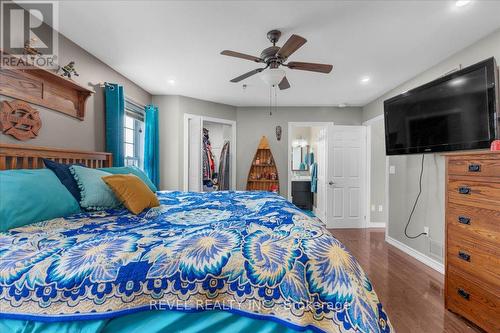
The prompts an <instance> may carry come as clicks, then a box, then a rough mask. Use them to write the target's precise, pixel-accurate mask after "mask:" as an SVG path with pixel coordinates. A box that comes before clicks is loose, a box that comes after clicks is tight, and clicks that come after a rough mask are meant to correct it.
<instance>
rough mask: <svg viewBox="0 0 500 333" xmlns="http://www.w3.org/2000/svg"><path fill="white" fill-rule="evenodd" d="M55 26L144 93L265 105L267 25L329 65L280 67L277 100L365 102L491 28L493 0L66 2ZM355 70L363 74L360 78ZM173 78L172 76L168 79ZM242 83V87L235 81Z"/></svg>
mask: <svg viewBox="0 0 500 333" xmlns="http://www.w3.org/2000/svg"><path fill="white" fill-rule="evenodd" d="M59 10H60V15H59V17H60V23H59V30H60V31H61V32H62V33H63V34H64V35H66V36H67V37H68V38H70V39H71V40H73V41H74V42H76V43H77V44H79V45H81V46H82V47H83V48H84V49H86V50H88V51H89V52H90V53H92V54H94V55H95V56H97V57H98V58H99V59H101V60H102V61H104V62H105V63H107V64H108V65H110V66H111V67H113V68H114V69H115V70H117V71H118V72H120V73H122V74H123V75H125V76H126V77H128V78H130V79H131V80H132V81H134V82H135V83H137V84H138V85H140V86H141V87H143V88H144V89H145V90H147V91H149V92H150V93H151V94H180V95H185V96H190V97H195V98H200V99H205V100H210V101H215V102H220V103H226V104H231V105H237V106H259V105H268V104H269V88H267V87H266V86H265V84H264V82H263V81H262V80H261V79H260V78H259V77H258V75H256V76H254V77H252V78H249V79H247V80H245V81H242V82H241V83H239V84H234V83H230V82H229V80H230V79H232V78H233V77H235V76H238V75H240V74H243V73H245V72H247V71H250V70H252V69H254V68H257V67H259V65H256V64H255V63H253V62H251V61H246V60H243V59H236V58H230V57H226V56H222V55H220V54H219V53H220V52H221V51H222V50H224V49H230V50H234V51H239V52H243V53H247V54H252V55H256V56H258V55H259V54H260V51H261V50H263V49H264V48H266V47H268V46H270V45H271V44H270V43H269V42H268V40H267V39H266V33H267V31H268V30H271V29H274V28H277V29H280V30H281V31H282V32H283V35H282V38H281V40H280V42H279V43H278V45H282V44H283V43H284V42H285V40H286V39H287V38H288V37H289V36H290V35H291V34H292V33H295V34H299V35H301V36H303V37H305V38H306V39H307V40H308V42H307V43H306V44H305V45H304V46H303V47H302V48H301V49H299V50H298V51H297V52H296V53H295V54H293V55H292V56H291V57H290V60H291V61H306V62H321V63H331V64H333V66H334V69H333V71H332V73H331V74H319V73H309V72H303V71H292V70H289V69H286V72H287V77H288V79H289V81H290V83H291V85H292V87H291V88H290V89H288V90H285V91H280V92H278V104H279V105H281V106H292V105H296V106H319V105H322V106H324V105H337V104H339V103H347V104H349V105H364V104H366V103H368V102H370V101H372V100H373V99H375V98H376V97H378V96H380V95H382V94H383V93H385V92H386V91H388V90H390V89H392V88H394V87H396V86H397V85H399V84H400V83H402V82H404V81H406V80H408V79H410V78H411V77H413V76H415V75H417V74H418V73H420V72H422V71H424V70H426V69H427V68H429V67H431V66H433V65H434V64H436V63H438V62H439V61H441V60H443V59H445V58H446V57H448V56H450V55H451V54H453V53H455V52H457V51H459V50H461V49H463V48H465V47H466V46H468V45H470V44H472V43H474V42H475V41H477V40H478V39H481V38H482V37H484V36H486V35H488V34H489V33H491V32H493V31H494V30H496V29H498V28H500V20H499V13H500V1H478V0H476V1H473V2H472V3H471V4H470V5H468V6H465V7H462V8H458V7H456V6H455V1H336V2H329V1H65V2H61V3H60V7H59ZM363 76H369V77H370V78H371V80H370V82H369V83H368V84H361V83H360V80H361V78H362V77H363ZM169 80H175V84H171V83H169ZM243 83H246V84H247V85H248V87H247V89H246V90H243V88H242V84H243Z"/></svg>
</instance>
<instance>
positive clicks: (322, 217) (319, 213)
mask: <svg viewBox="0 0 500 333" xmlns="http://www.w3.org/2000/svg"><path fill="white" fill-rule="evenodd" d="M312 211H313V213H314V215H316V217H317V218H318V219H320V220H321V222H323V223H325V224H326V222H325V221H326V216H325V214H324V212H322V211H320V210H318V209H316V207H314V206H313V210H312Z"/></svg>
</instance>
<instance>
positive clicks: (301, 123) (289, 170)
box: [286, 121, 334, 225]
mask: <svg viewBox="0 0 500 333" xmlns="http://www.w3.org/2000/svg"><path fill="white" fill-rule="evenodd" d="M308 126H309V127H313V126H315V127H324V128H325V130H326V133H325V155H326V156H325V163H326V166H325V167H326V170H328V154H329V147H328V142H329V140H328V138H329V135H330V131H331V129H332V128H333V126H334V123H333V122H332V121H289V122H288V135H287V140H288V141H287V166H286V169H287V172H286V175H287V200H288V201H290V202H292V168H291V165H292V140H293V139H292V129H293V128H294V127H308ZM325 177H327V175H325ZM325 182H326V179H325ZM324 196H325V203H327V202H328V191H327V190H326V186H325V193H324ZM327 209H328V205H325V211H324V212H323V214H324V216H318V218H319V219H320V220H321V221H323V222H324V223H325V225H326V217H327V216H328V214H327ZM313 210H314V207H313Z"/></svg>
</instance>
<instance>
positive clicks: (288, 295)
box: [0, 145, 393, 333]
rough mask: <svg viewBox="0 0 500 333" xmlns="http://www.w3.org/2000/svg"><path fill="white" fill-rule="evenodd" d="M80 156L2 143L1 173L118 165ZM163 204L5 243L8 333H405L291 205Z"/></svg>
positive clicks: (217, 200) (261, 199)
mask: <svg viewBox="0 0 500 333" xmlns="http://www.w3.org/2000/svg"><path fill="white" fill-rule="evenodd" d="M75 154H76V152H72V151H65V150H59V149H57V150H54V149H49V148H45V150H43V149H38V148H33V147H31V148H29V147H28V148H26V147H23V148H22V149H18V147H15V146H7V145H0V169H14V168H18V167H23V168H36V167H40V163H38V161H35V162H33V161H34V160H37V159H38V158H41V157H50V158H52V159H69V158H73V159H79V160H80V162H83V163H84V164H85V165H87V166H88V167H100V166H109V164H110V161H111V156H110V155H109V154H105V153H87V154H86V153H84V152H78V156H76V155H75ZM70 156H73V157H70ZM13 159H15V160H16V162H12V161H13ZM19 160H22V161H21V162H19ZM157 195H158V198H159V200H160V203H161V205H160V206H159V207H156V208H151V209H149V210H147V211H144V212H143V213H141V214H139V215H132V214H130V213H129V212H128V211H126V210H123V209H112V210H106V211H100V212H82V213H79V214H76V215H72V216H68V217H64V218H57V219H53V220H50V221H43V222H39V223H34V224H30V225H26V226H23V227H19V228H15V229H11V230H9V231H7V232H3V233H0V330H1V331H16V332H34V331H37V332H38V331H47V332H52V331H53V332H65V331H66V332H74V331H80V332H118V331H120V332H138V331H148V332H176V331H181V330H182V331H183V332H201V331H203V332H295V331H308V332H365V333H368V332H391V331H393V329H392V327H391V324H390V322H389V319H388V318H387V315H386V313H385V312H384V310H383V308H382V305H381V303H380V301H379V299H378V297H377V295H376V293H375V291H374V290H373V287H372V284H371V283H370V280H369V279H368V277H367V276H366V275H365V273H364V271H363V269H362V268H361V267H360V265H359V264H358V262H357V261H356V259H355V258H354V257H353V256H352V255H351V254H350V253H349V251H348V250H347V249H346V248H345V246H344V245H343V244H342V243H341V242H339V241H338V240H337V239H335V238H334V237H333V236H332V235H331V234H330V233H329V232H328V230H326V229H325V227H324V226H323V225H322V224H321V223H320V222H319V221H317V220H315V219H313V218H311V217H309V216H307V215H305V214H303V213H302V211H301V210H299V209H298V208H297V207H295V206H294V205H292V204H291V203H290V202H288V201H286V200H285V199H283V198H282V197H280V196H278V195H276V194H272V193H267V192H238V191H236V192H212V193H190V192H172V191H170V192H167V191H164V192H158V193H157Z"/></svg>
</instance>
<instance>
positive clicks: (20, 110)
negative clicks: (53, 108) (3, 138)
mask: <svg viewBox="0 0 500 333" xmlns="http://www.w3.org/2000/svg"><path fill="white" fill-rule="evenodd" d="M41 127H42V120H41V119H40V114H39V113H38V111H37V110H35V109H34V108H33V107H32V106H31V105H29V104H28V103H26V102H23V101H19V100H13V101H3V102H2V104H1V110H0V129H1V130H2V132H3V133H4V134H7V135H11V136H13V137H14V138H16V139H18V140H21V141H26V140H29V139H33V138H35V137H37V136H38V131H39V130H40V128H41Z"/></svg>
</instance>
